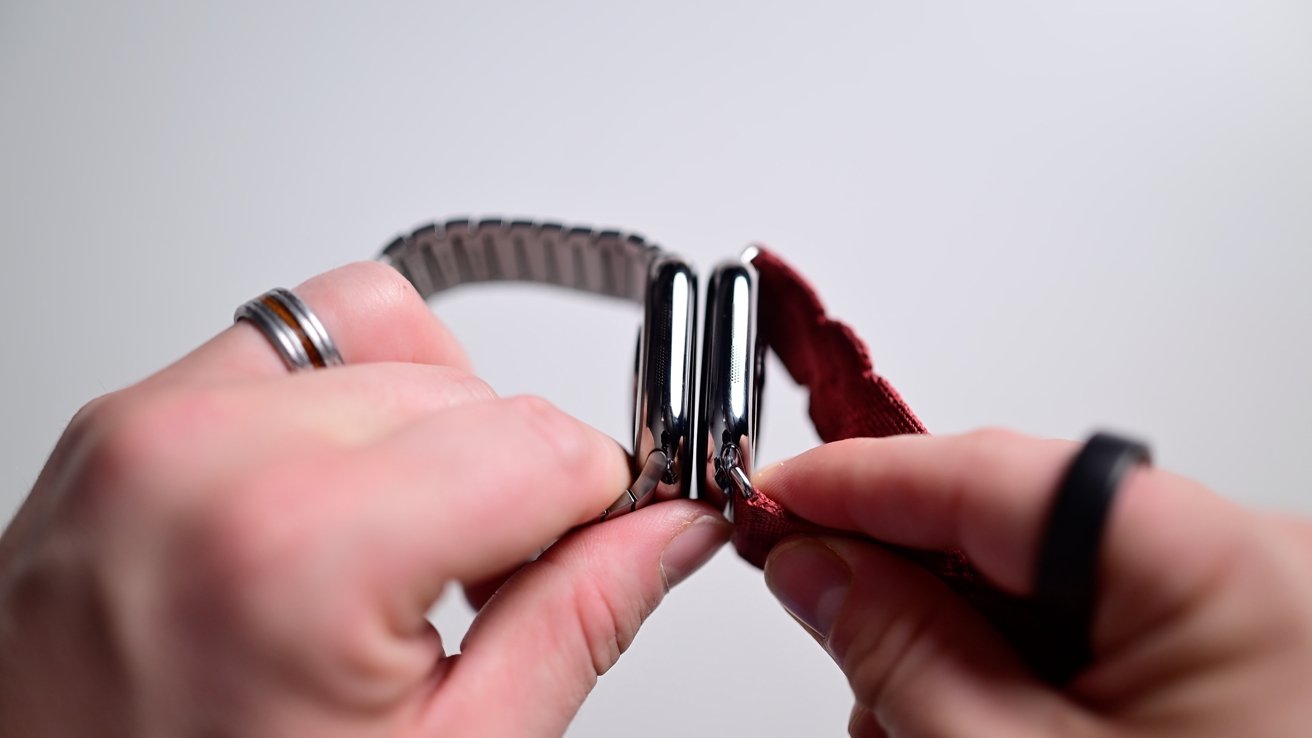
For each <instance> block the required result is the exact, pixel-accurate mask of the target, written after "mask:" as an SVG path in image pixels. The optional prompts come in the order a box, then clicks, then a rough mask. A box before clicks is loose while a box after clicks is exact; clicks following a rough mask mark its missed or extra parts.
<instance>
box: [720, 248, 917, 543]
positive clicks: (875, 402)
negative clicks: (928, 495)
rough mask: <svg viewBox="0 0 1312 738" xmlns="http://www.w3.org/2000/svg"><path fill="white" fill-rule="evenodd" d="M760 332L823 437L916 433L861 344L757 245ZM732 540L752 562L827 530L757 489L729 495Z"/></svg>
mask: <svg viewBox="0 0 1312 738" xmlns="http://www.w3.org/2000/svg"><path fill="white" fill-rule="evenodd" d="M752 263H753V264H754V265H755V266H756V269H757V272H758V273H759V275H760V285H761V290H760V294H761V295H762V296H763V297H762V299H761V300H760V301H759V304H758V305H757V315H758V317H759V320H760V331H761V337H762V339H763V340H764V342H765V344H766V345H767V346H769V347H770V348H771V349H773V350H774V352H775V353H776V354H778V356H779V359H780V361H782V362H783V365H784V368H785V369H787V370H788V373H789V374H790V375H791V376H792V377H793V380H794V381H796V382H797V383H798V384H800V385H802V386H803V387H806V388H807V389H809V390H810V392H811V399H810V414H811V422H812V423H814V424H815V429H816V432H817V433H818V434H819V435H820V439H821V440H823V441H824V442H826V443H828V442H830V441H838V440H841V439H844V438H859V437H873V438H881V437H883V436H895V435H900V434H903V433H924V432H926V431H925V426H924V425H923V424H922V423H921V422H920V420H919V419H918V418H916V415H915V413H913V412H911V408H909V407H907V404H906V403H905V402H903V401H902V398H901V396H899V395H898V393H897V390H895V389H893V386H892V385H890V384H889V383H888V380H886V379H884V378H883V377H880V376H879V375H878V374H875V368H874V365H873V364H872V363H871V361H870V354H869V352H868V351H867V350H866V346H865V344H864V343H862V342H861V339H860V338H859V337H858V336H857V335H856V333H855V332H854V331H853V330H852V329H851V328H850V327H848V326H847V325H846V324H844V323H841V322H839V321H837V320H834V319H832V318H830V317H829V316H828V315H826V314H825V308H824V305H823V304H822V303H821V302H820V298H819V297H818V296H817V295H816V293H815V290H813V289H811V286H810V285H809V284H807V282H806V280H804V279H803V278H802V277H801V275H799V274H798V273H797V272H795V271H793V269H792V268H791V267H789V266H788V265H787V264H785V263H784V262H783V261H782V260H781V259H780V258H779V257H777V256H775V255H774V254H772V253H770V252H769V251H767V250H765V249H761V251H760V253H758V254H757V256H756V258H755V259H754V260H753V261H752ZM733 516H734V545H735V546H736V547H737V548H738V553H739V554H740V555H741V556H742V557H743V558H744V559H746V560H747V561H750V562H751V563H753V564H755V565H756V566H764V565H765V557H766V555H767V554H769V553H770V549H771V548H772V547H773V546H774V544H776V543H778V542H779V541H780V540H781V539H783V538H784V537H786V536H789V535H794V534H799V533H833V531H828V530H826V529H823V528H821V527H820V526H817V525H815V524H814V523H810V522H808V521H805V520H802V519H801V518H798V517H797V516H795V515H793V514H792V513H789V512H788V511H787V510H785V509H783V507H782V506H780V505H779V503H777V502H775V501H774V500H771V499H770V498H768V497H766V496H765V495H759V494H758V495H756V496H755V497H754V498H753V499H751V500H743V499H740V498H735V499H734V503H733Z"/></svg>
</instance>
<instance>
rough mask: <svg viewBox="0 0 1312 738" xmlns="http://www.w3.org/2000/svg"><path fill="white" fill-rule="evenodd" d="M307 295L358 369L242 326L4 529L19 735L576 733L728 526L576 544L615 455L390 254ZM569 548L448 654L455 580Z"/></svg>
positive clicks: (121, 396) (646, 520)
mask: <svg viewBox="0 0 1312 738" xmlns="http://www.w3.org/2000/svg"><path fill="white" fill-rule="evenodd" d="M297 292H298V293H299V294H300V295H301V297H302V298H303V299H304V300H305V301H306V302H307V303H309V304H310V305H311V307H312V308H313V309H314V310H315V312H316V313H317V314H318V315H319V316H320V318H321V319H322V321H323V322H324V324H325V325H326V327H327V329H328V331H329V333H330V334H331V335H332V336H333V337H334V338H335V340H336V342H337V344H338V346H340V348H341V350H342V353H343V354H344V355H345V357H346V359H347V361H348V362H350V363H349V364H348V365H347V366H344V367H338V368H333V369H328V370H322V371H315V372H307V373H297V374H289V373H288V372H287V370H286V368H285V367H284V366H283V365H282V363H281V360H280V359H279V358H278V355H277V354H276V353H275V352H274V350H273V349H272V348H271V347H270V345H269V344H268V342H267V341H266V340H265V338H264V336H262V335H261V334H260V333H259V332H257V331H256V329H255V328H253V327H252V326H251V325H249V324H247V323H245V322H242V323H239V324H238V325H236V326H234V327H232V328H230V329H229V330H227V331H225V332H224V333H222V334H221V335H219V336H218V337H216V338H215V339H214V340H212V341H211V342H209V343H208V344H206V345H204V346H202V347H201V348H199V349H198V350H197V351H195V352H194V353H192V354H191V355H189V356H187V357H186V358H184V359H183V360H181V361H179V362H178V363H176V364H174V365H173V366H171V367H168V368H167V369H165V370H163V371H162V372H160V373H158V374H156V375H154V376H152V377H150V378H148V379H146V380H145V381H143V382H141V383H140V384H138V385H136V386H133V387H130V388H128V389H126V390H123V391H120V392H117V393H115V394H113V395H110V396H107V397H105V398H102V399H100V400H97V401H94V402H92V403H91V404H89V405H88V406H87V407H86V408H85V409H84V410H83V411H82V412H80V413H79V414H78V416H77V417H76V418H75V419H74V420H73V422H72V423H71V424H70V426H69V429H68V430H67V432H66V433H65V434H64V437H63V439H62V440H61V441H60V443H59V444H58V446H57V448H56V450H55V452H54V454H53V455H52V457H51V459H50V461H49V462H48V464H47V466H46V468H45V470H44V472H43V473H42V475H41V477H40V478H39V480H38V481H37V484H36V487H35V489H34V490H33V492H32V494H31V496H30V497H29V499H28V500H27V502H26V503H25V505H24V507H23V508H22V510H21V511H20V512H19V514H18V516H17V517H16V518H15V519H14V521H13V522H12V524H11V526H10V528H9V529H8V530H7V531H6V533H5V535H4V537H3V538H2V539H0V735H6V736H10V735H12V736H19V735H21V736H25V737H29V738H36V737H37V736H54V735H58V736H68V735H78V736H93V735H115V736H120V735H133V736H202V735H203V736H236V735H241V736H259V735H268V736H273V735H279V736H283V735H294V736H316V737H318V736H330V737H331V736H412V735H413V736H418V735H441V736H461V735H471V736H472V735H477V736H554V735H559V734H560V733H562V732H563V731H564V729H565V727H566V726H567V725H568V723H569V721H570V719H571V718H572V717H573V715H574V713H575V711H576V710H577V709H578V706H579V704H580V703H581V702H582V700H583V699H584V697H585V696H586V695H587V693H588V691H589V690H590V689H591V687H592V685H593V684H594V682H595V680H596V678H597V676H598V675H599V674H601V673H603V672H605V671H606V670H607V669H608V668H610V666H612V665H613V664H614V663H615V661H616V659H618V657H619V655H620V653H621V652H622V651H623V650H624V649H625V648H626V647H627V646H628V644H629V643H630V641H631V640H632V639H633V637H634V635H635V633H636V632H637V629H638V627H639V625H640V624H641V623H642V621H643V619H644V618H645V617H646V616H647V615H648V614H649V613H650V612H651V610H652V609H653V608H654V607H656V605H657V604H658V603H659V602H660V601H661V599H662V597H663V596H664V594H665V592H666V591H667V590H668V588H669V587H671V586H673V585H674V584H676V583H678V582H679V581H680V580H682V579H683V578H684V577H686V576H687V575H689V574H690V573H691V572H692V571H694V570H695V569H696V568H698V567H699V566H701V564H703V563H704V562H705V561H706V560H707V559H709V558H710V556H711V554H712V553H713V552H714V551H715V550H716V549H717V548H718V547H719V545H720V544H721V543H723V542H724V541H725V540H726V538H727V537H728V526H727V524H726V523H725V522H724V520H723V519H722V518H721V517H720V516H718V515H716V514H714V513H712V512H711V511H710V510H708V509H707V508H705V507H703V506H699V505H696V504H694V503H691V502H672V503H667V504H661V505H655V506H651V507H648V508H645V509H643V510H640V511H638V512H636V513H634V514H631V515H627V516H624V517H622V518H619V519H616V520H614V521H610V522H607V523H606V524H604V525H599V526H592V527H587V528H583V529H580V530H577V531H575V532H572V533H571V532H569V531H570V530H571V529H572V528H574V527H575V526H578V525H580V524H582V523H584V522H586V521H589V520H593V519H595V518H596V516H597V514H598V512H599V511H600V510H602V509H604V508H605V507H606V505H607V504H609V503H610V502H611V501H612V500H614V498H615V496H616V494H617V493H618V491H620V490H622V489H623V488H624V487H625V486H627V485H628V483H629V482H630V481H631V480H630V471H629V468H628V465H627V463H626V459H625V456H624V454H623V452H622V451H621V450H620V448H619V446H618V445H617V444H616V443H615V442H614V441H612V440H610V439H609V438H607V437H606V436H604V435H603V434H601V433H599V432H598V431H596V430H594V429H592V428H590V427H588V426H586V425H584V424H583V423H581V422H579V421H577V420H575V419H573V418H571V417H569V416H567V415H565V414H564V413H562V412H560V411H559V410H556V409H555V408H553V407H551V406H550V405H548V404H547V403H546V402H544V401H542V400H538V399H534V398H511V399H501V398H498V397H497V396H496V395H495V394H494V393H493V391H492V390H491V389H490V388H489V387H488V386H487V385H486V384H485V383H483V382H482V381H480V380H478V379H477V378H475V377H474V376H473V375H472V374H471V373H470V369H469V365H468V362H467V360H466V358H465V356H464V354H463V352H462V350H461V349H460V347H459V346H458V344H457V343H456V342H455V340H454V339H453V338H452V336H451V335H450V333H449V332H448V331H447V330H446V329H445V328H444V327H443V326H442V325H441V324H440V323H439V322H438V321H437V320H436V319H435V318H434V317H433V316H432V314H431V312H430V311H429V310H428V307H427V306H426V305H425V304H424V302H423V300H421V299H420V298H419V296H418V295H417V294H416V293H415V292H414V290H413V289H412V288H411V287H410V285H409V284H408V283H407V282H406V281H405V280H404V279H403V278H402V277H401V276H400V275H399V274H397V273H396V272H395V271H393V270H391V269H390V268H389V267H384V266H382V265H379V264H372V263H364V264H356V265H351V266H348V267H345V268H342V269H339V270H336V271H333V272H329V273H328V274H325V275H323V276H320V277H317V278H315V279H313V280H311V281H309V282H307V283H306V284H305V285H303V286H302V287H301V288H299V289H298V290H297ZM557 539H560V540H559V541H558V542H556V543H555V544H554V545H550V544H552V542H553V541H556V540H557ZM548 545H550V548H549V549H548V550H547V551H546V553H545V554H543V555H542V556H541V557H540V558H539V559H537V560H536V561H535V562H534V563H531V564H528V565H527V566H525V567H524V568H522V569H521V570H520V571H519V572H518V573H517V574H515V575H514V576H513V577H512V578H511V579H510V580H509V582H508V583H507V584H506V585H505V586H503V587H502V588H501V589H500V590H499V591H498V592H497V594H496V595H495V596H494V597H493V598H492V600H491V601H490V602H488V603H487V604H486V605H484V606H483V607H482V609H481V611H480V612H479V614H478V616H477V618H476V620H475V623H474V625H473V627H472V628H471V630H470V632H469V633H468V634H467V636H466V638H465V640H464V642H463V643H462V649H461V650H462V652H463V653H462V654H461V655H459V656H458V657H454V656H452V657H448V656H446V655H445V651H444V648H443V644H442V639H441V637H440V636H439V634H438V633H437V632H435V630H434V629H433V627H432V626H431V625H430V624H429V622H428V621H427V619H426V617H425V615H426V613H427V612H428V611H429V609H430V608H431V606H432V605H433V603H434V602H435V601H436V600H437V598H438V597H439V596H440V595H441V593H442V591H443V590H444V588H445V587H446V586H447V585H448V584H451V583H455V582H460V583H464V584H465V585H466V587H467V590H469V591H479V590H483V589H486V588H487V587H486V583H487V581H489V580H493V581H495V580H497V578H498V577H499V576H500V575H502V574H504V572H506V571H507V570H510V569H513V568H514V567H515V566H517V565H519V564H521V563H523V562H524V561H526V560H528V559H529V558H531V557H532V556H533V555H534V554H536V553H537V552H538V551H540V550H541V549H542V548H544V547H546V546H548Z"/></svg>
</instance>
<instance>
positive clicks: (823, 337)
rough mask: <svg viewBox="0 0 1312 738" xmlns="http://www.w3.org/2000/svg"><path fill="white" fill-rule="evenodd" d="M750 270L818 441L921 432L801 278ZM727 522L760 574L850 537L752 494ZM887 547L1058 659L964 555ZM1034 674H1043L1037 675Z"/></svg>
mask: <svg viewBox="0 0 1312 738" xmlns="http://www.w3.org/2000/svg"><path fill="white" fill-rule="evenodd" d="M753 264H755V265H756V268H757V270H758V272H759V273H760V283H761V295H762V296H763V297H762V299H761V300H760V303H759V305H758V307H757V310H758V315H759V318H760V330H761V334H762V337H763V338H764V341H765V343H766V344H767V345H768V346H769V347H770V348H772V349H774V351H775V353H776V354H778V355H779V359H780V360H781V361H782V362H783V365H784V368H786V369H787V370H788V373H789V374H791V375H792V377H793V379H795V380H797V382H798V383H799V384H801V385H802V386H804V387H806V388H807V389H808V390H810V393H811V399H810V415H811V421H812V422H813V423H814V424H815V428H816V431H817V432H818V433H819V435H820V438H821V439H822V440H823V441H825V442H826V443H828V442H830V441H837V440H841V439H844V438H858V437H883V436H892V435H898V434H902V433H925V432H926V431H925V426H924V425H923V424H921V422H920V420H918V419H917V418H916V416H915V414H914V413H912V412H911V408H909V407H907V404H906V403H905V402H903V401H902V398H901V397H900V396H899V395H898V393H897V391H896V390H894V389H893V387H892V385H890V384H889V383H888V381H887V380H885V379H884V378H882V377H880V376H879V375H877V374H875V369H874V366H873V365H872V364H871V362H870V354H869V353H868V352H867V351H866V347H865V344H864V343H862V342H861V339H860V338H859V337H857V335H856V333H854V332H853V331H852V329H851V328H849V327H848V326H846V325H844V324H843V323H840V322H838V321H836V320H833V319H832V318H830V317H828V316H827V315H825V309H824V305H822V304H821V302H820V299H819V298H818V297H817V296H816V294H815V291H814V290H812V289H811V287H810V285H808V284H807V283H806V280H804V279H803V278H802V277H801V275H799V274H798V273H797V272H795V271H793V270H792V268H790V267H789V266H788V265H787V264H785V263H784V262H783V261H782V260H780V259H779V257H777V256H775V255H774V254H772V253H770V252H768V251H765V250H762V251H761V252H760V254H759V255H758V256H757V257H756V258H755V260H753ZM733 516H734V537H733V542H734V546H735V547H736V548H737V549H738V553H739V554H740V555H741V556H742V557H743V558H744V559H746V560H747V561H749V562H751V563H752V564H754V565H756V566H758V567H760V566H764V565H765V559H766V556H767V555H769V553H770V549H771V548H772V547H773V546H774V545H775V544H776V543H778V542H779V541H780V540H782V539H783V538H785V537H787V536H790V535H798V534H806V535H814V534H824V535H840V536H855V535H856V534H854V533H851V532H848V531H837V530H832V529H828V528H823V527H821V526H818V525H816V524H815V523H812V522H810V521H807V520H803V519H801V518H799V517H797V516H796V515H793V514H792V513H790V512H788V511H787V510H785V509H784V508H783V506H782V505H780V504H779V503H777V502H775V501H774V500H772V499H770V498H769V497H766V496H765V495H764V494H763V493H759V492H758V493H757V494H756V495H755V497H753V498H752V499H751V500H744V499H742V498H741V497H738V496H734V498H733ZM867 540H868V539H867ZM888 548H890V549H892V550H894V551H895V552H897V553H898V554H900V555H902V556H904V557H905V558H907V559H909V560H911V561H913V562H914V563H916V564H918V565H920V566H921V567H923V568H925V569H926V570H928V571H930V572H931V573H933V574H935V575H936V576H938V578H939V579H941V580H942V581H943V582H944V583H946V584H947V585H948V586H949V587H951V588H952V589H953V590H954V591H956V592H957V593H958V594H960V595H961V596H963V597H964V598H965V599H966V600H967V601H968V602H969V603H970V604H971V605H973V606H974V607H975V608H976V609H977V610H979V611H980V613H981V614H983V615H984V617H985V618H987V619H988V620H989V621H990V622H991V623H993V625H994V626H995V627H996V628H998V630H999V631H1000V632H1001V633H1002V635H1003V636H1004V637H1005V638H1007V640H1008V641H1010V642H1011V644H1012V645H1013V646H1014V647H1015V648H1016V649H1017V652H1018V653H1019V654H1020V656H1021V658H1022V659H1024V660H1025V661H1026V662H1028V663H1030V664H1031V665H1036V664H1037V665H1040V666H1041V665H1042V664H1043V663H1045V662H1046V661H1047V660H1048V658H1049V655H1050V654H1052V653H1055V652H1056V651H1054V649H1053V648H1052V643H1053V638H1058V637H1060V636H1061V634H1060V633H1058V632H1054V631H1053V630H1052V629H1051V628H1049V627H1048V623H1047V622H1046V619H1045V618H1044V616H1043V613H1042V611H1041V610H1040V609H1037V608H1036V607H1035V606H1034V605H1033V603H1031V602H1029V601H1028V600H1025V599H1023V598H1020V597H1016V596H1014V595H1010V594H1008V593H1006V592H1003V591H1001V590H998V589H996V588H995V587H993V586H992V585H991V584H989V582H988V581H987V580H986V579H984V577H983V576H981V575H980V574H979V573H978V572H977V571H976V570H975V569H974V567H972V566H971V565H970V562H969V561H968V560H967V559H966V557H965V555H964V554H963V553H962V552H960V551H955V550H950V551H919V550H913V549H907V548H901V547H896V546H889V547H888ZM1038 673H1041V674H1042V673H1046V672H1045V671H1044V670H1043V669H1042V668H1039V669H1038Z"/></svg>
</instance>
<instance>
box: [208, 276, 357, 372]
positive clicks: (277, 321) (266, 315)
mask: <svg viewBox="0 0 1312 738" xmlns="http://www.w3.org/2000/svg"><path fill="white" fill-rule="evenodd" d="M242 320H245V321H249V322H250V323H251V324H252V325H254V326H255V327H256V328H258V329H259V330H260V332H261V333H263V334H264V337H265V338H267V339H268V340H269V343H270V344H271V345H272V346H273V348H274V350H275V351H277V352H278V355H279V356H280V357H282V360H283V362H284V363H286V364H287V368H288V369H290V370H291V371H294V372H299V371H309V370H312V369H325V368H327V367H330V366H341V365H342V364H343V363H345V362H343V361H342V354H341V352H339V351H338V350H337V345H336V344H335V343H333V339H332V337H330V336H329V335H328V331H327V329H325V328H324V327H323V322H322V321H320V320H319V317H318V316H317V315H315V314H314V311H313V310H311V309H310V306H309V305H306V304H305V301H304V300H302V299H301V298H299V297H297V296H296V293H294V292H292V291H291V290H288V289H284V288H282V287H276V288H274V289H271V290H269V291H268V292H265V293H264V294H263V295H260V296H259V297H257V298H255V299H254V300H250V301H248V302H246V303H244V304H242V306H241V307H239V308H237V312H236V313H235V314H234V315H233V322H238V321H242Z"/></svg>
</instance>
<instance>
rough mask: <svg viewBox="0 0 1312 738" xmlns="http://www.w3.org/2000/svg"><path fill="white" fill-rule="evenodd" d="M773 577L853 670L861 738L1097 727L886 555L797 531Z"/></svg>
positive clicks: (956, 604)
mask: <svg viewBox="0 0 1312 738" xmlns="http://www.w3.org/2000/svg"><path fill="white" fill-rule="evenodd" d="M765 576H766V583H767V584H768V585H769V587H770V590H771V591H772V592H773V593H774V594H775V596H777V597H778V598H779V599H780V601H781V602H782V603H783V604H784V607H785V608H786V609H787V610H788V611H789V612H790V613H791V614H792V615H793V617H794V618H796V619H797V621H798V622H799V623H801V624H802V625H803V626H804V627H805V628H806V629H807V631H808V632H810V633H811V635H812V636H813V637H815V638H816V640H818V641H819V642H820V644H821V645H822V646H824V647H825V648H826V650H828V651H829V653H830V655H832V656H833V658H834V660H835V661H836V662H838V665H839V667H840V668H842V670H843V672H844V673H845V674H846V675H847V678H848V681H849V682H851V685H852V691H853V694H854V695H855V696H856V702H857V705H856V710H855V712H854V717H853V729H854V731H855V729H856V726H857V724H858V723H861V724H862V730H861V734H863V735H879V734H880V731H881V730H882V731H884V732H886V733H887V734H888V735H894V736H896V735H981V736H990V735H997V736H1004V735H1005V736H1009V737H1022V736H1050V735H1071V736H1080V735H1090V734H1092V733H1096V732H1097V730H1096V726H1095V725H1094V720H1093V718H1092V716H1090V715H1088V714H1087V713H1086V712H1084V711H1083V710H1082V709H1081V708H1079V707H1078V706H1077V705H1075V704H1074V703H1072V702H1070V701H1069V700H1067V699H1066V698H1065V697H1063V696H1062V695H1060V694H1058V693H1057V692H1054V691H1052V690H1051V689H1049V688H1047V687H1046V686H1045V685H1043V684H1042V683H1040V682H1039V681H1038V680H1037V679H1036V678H1035V677H1034V676H1032V675H1031V674H1030V673H1029V672H1028V671H1027V670H1026V669H1025V667H1024V666H1023V665H1022V664H1021V662H1020V660H1019V659H1018V658H1017V656H1016V655H1015V654H1014V653H1013V652H1012V651H1011V650H1010V648H1009V647H1008V646H1007V645H1006V643H1005V641H1003V639H1002V637H1001V636H1000V635H999V634H998V633H997V632H996V631H995V630H994V629H993V628H992V627H991V626H990V625H989V624H988V623H987V621H985V620H984V619H983V617H982V616H981V615H980V614H979V613H977V612H976V611H975V610H974V609H973V608H971V607H970V606H969V605H968V604H967V603H966V602H965V601H964V600H961V599H960V598H959V597H958V596H957V595H956V594H955V593H953V592H952V591H951V590H949V589H948V588H947V586H946V585H944V584H943V583H942V582H940V581H939V580H938V579H936V578H935V577H934V576H933V575H931V574H930V573H929V572H927V571H925V570H923V569H921V568H919V567H918V566H916V565H915V564H912V563H911V562H909V561H907V560H905V559H903V558H901V557H899V556H898V555H896V554H894V553H892V552H890V551H888V550H885V549H883V548H880V547H879V546H877V545H873V544H870V543H865V542H860V541H854V540H848V539H840V538H810V537H808V538H795V539H792V540H789V541H785V542H784V543H782V544H780V545H778V546H776V547H775V548H774V550H773V551H771V552H770V557H769V559H768V560H767V561H766V566H765ZM857 717H860V718H861V719H860V720H857ZM873 723H877V724H878V728H876V726H875V725H874V724H873Z"/></svg>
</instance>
